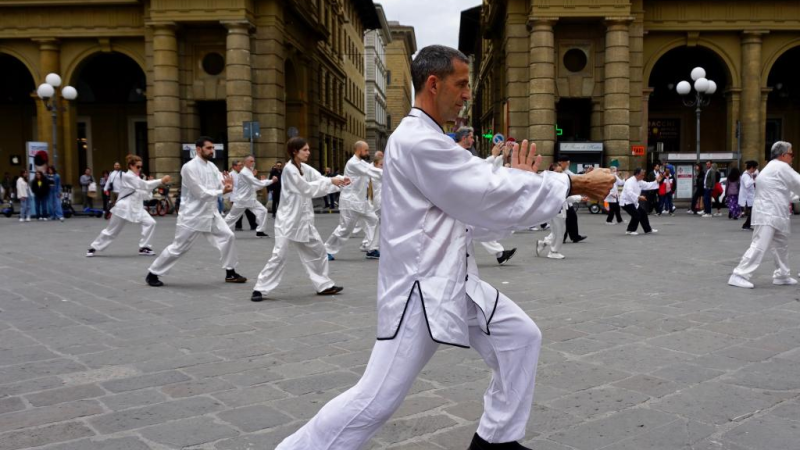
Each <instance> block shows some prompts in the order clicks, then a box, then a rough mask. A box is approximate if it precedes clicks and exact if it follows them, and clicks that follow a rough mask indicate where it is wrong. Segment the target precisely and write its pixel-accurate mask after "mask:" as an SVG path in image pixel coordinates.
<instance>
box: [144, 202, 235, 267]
mask: <svg viewBox="0 0 800 450" xmlns="http://www.w3.org/2000/svg"><path fill="white" fill-rule="evenodd" d="M201 234H202V235H205V236H206V238H207V239H208V242H210V243H211V245H213V246H214V247H216V248H217V250H219V252H220V254H221V255H222V268H224V269H233V268H235V267H236V265H237V264H238V263H239V260H238V257H237V256H236V238H235V237H234V235H233V231H231V229H230V228H229V227H228V224H226V223H225V221H224V220H222V217H218V216H214V219H213V221H212V222H211V232H208V233H206V232H203V231H195V230H192V229H190V228H186V227H184V226H181V225H176V226H175V240H174V241H172V244H170V245H168V246H167V248H165V249H164V250H163V251H162V252H161V254H160V255H158V258H156V260H155V261H153V264H152V265H151V266H150V269H149V270H150V273H152V274H153V275H164V274H165V273H167V272H169V270H170V269H172V266H174V265H175V263H176V262H178V258H180V257H181V255H183V254H184V253H186V252H188V251H189V249H190V248H192V245H193V244H194V241H195V240H196V239H197V238H198V237H199V236H200V235H201Z"/></svg>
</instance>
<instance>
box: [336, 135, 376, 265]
mask: <svg viewBox="0 0 800 450" xmlns="http://www.w3.org/2000/svg"><path fill="white" fill-rule="evenodd" d="M368 157H369V145H367V143H366V142H364V141H358V142H356V143H355V144H354V145H353V157H352V158H350V160H349V161H347V165H345V166H344V176H345V178H348V179H350V185H349V186H347V187H346V188H345V189H342V192H341V194H340V196H339V226H337V227H336V229H335V230H333V233H332V234H331V236H330V237H329V238H328V240H327V241H325V248H326V250H327V252H328V260H330V261H333V260H334V256H335V255H336V254H337V253H339V251H340V250H341V249H342V246H344V243H345V242H347V240H348V239H349V238H350V236H351V235H352V234H353V228H355V226H356V223H357V222H358V221H359V219H363V220H364V233H365V234H366V235H367V236H366V239H367V240H368V241H369V245H368V246H367V259H378V258H380V257H381V253H380V251H379V250H378V233H377V228H378V217H377V216H376V215H375V213H374V212H373V211H372V208H371V207H370V205H369V202H368V201H367V189H368V187H369V182H370V180H375V179H380V177H382V176H383V171H382V170H380V169H378V168H376V167H374V166H372V165H371V164H369V163H368V162H367V161H366V160H365V159H367V158H368Z"/></svg>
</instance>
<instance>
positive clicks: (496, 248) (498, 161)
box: [479, 153, 506, 258]
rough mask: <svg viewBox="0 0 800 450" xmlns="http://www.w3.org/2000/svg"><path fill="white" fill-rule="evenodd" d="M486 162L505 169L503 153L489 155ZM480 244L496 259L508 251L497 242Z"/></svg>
mask: <svg viewBox="0 0 800 450" xmlns="http://www.w3.org/2000/svg"><path fill="white" fill-rule="evenodd" d="M486 162H488V163H490V164H492V166H493V167H495V168H497V167H503V154H502V153H501V154H500V155H497V156H493V155H489V156H488V157H486ZM479 244H481V245H482V246H483V248H484V249H486V251H487V252H489V254H490V255H493V256H494V257H496V258H499V257H501V256H503V252H504V251H505V250H506V249H505V248H503V244H501V243H499V242H497V241H482V242H479Z"/></svg>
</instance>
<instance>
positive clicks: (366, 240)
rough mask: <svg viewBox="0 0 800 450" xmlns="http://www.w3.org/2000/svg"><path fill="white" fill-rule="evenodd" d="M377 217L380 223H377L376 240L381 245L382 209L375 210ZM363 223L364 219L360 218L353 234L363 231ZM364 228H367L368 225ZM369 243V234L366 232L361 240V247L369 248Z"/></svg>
mask: <svg viewBox="0 0 800 450" xmlns="http://www.w3.org/2000/svg"><path fill="white" fill-rule="evenodd" d="M375 217H377V218H378V224H377V225H375V242H377V243H378V244H379V245H380V242H381V210H380V209H376V210H375ZM363 225H364V219H361V220H359V221H358V225H356V228H355V229H354V230H353V234H358V232H359V231H361V230H360V229H359V228H360V227H361V226H363ZM364 228H366V226H365V227H364ZM369 244H370V240H369V238H368V237H367V234H366V233H364V239H362V240H361V248H362V249H365V248H369Z"/></svg>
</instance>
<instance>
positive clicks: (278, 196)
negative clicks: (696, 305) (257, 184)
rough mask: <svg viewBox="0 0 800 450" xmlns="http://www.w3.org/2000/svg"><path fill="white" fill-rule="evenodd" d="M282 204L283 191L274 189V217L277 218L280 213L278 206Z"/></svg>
mask: <svg viewBox="0 0 800 450" xmlns="http://www.w3.org/2000/svg"><path fill="white" fill-rule="evenodd" d="M280 204H281V191H272V208H271V209H272V211H270V212H271V213H272V218H273V219H274V218H275V215H276V214H278V206H280Z"/></svg>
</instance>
